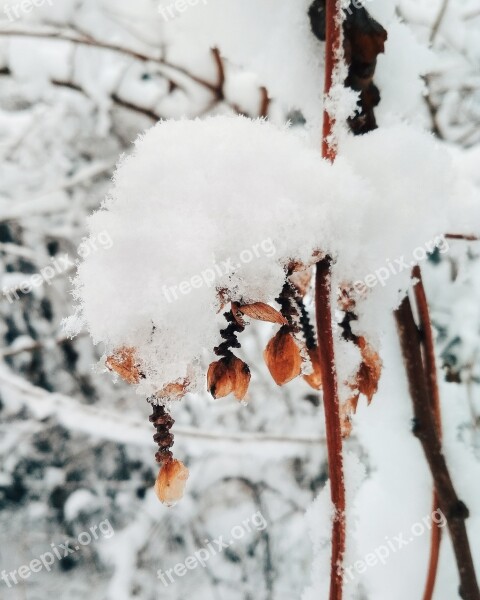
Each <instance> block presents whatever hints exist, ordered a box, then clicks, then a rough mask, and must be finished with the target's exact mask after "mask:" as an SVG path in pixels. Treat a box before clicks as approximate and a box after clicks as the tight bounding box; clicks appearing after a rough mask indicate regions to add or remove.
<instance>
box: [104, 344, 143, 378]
mask: <svg viewBox="0 0 480 600" xmlns="http://www.w3.org/2000/svg"><path fill="white" fill-rule="evenodd" d="M105 364H106V366H107V368H108V369H110V371H115V373H117V374H118V375H120V377H121V378H122V379H123V380H125V381H126V382H127V383H138V382H139V381H140V379H141V377H142V373H141V371H140V369H139V365H138V361H137V359H136V356H135V348H126V347H125V348H120V350H117V351H116V352H115V354H113V355H112V356H109V357H108V358H107V360H106V362H105Z"/></svg>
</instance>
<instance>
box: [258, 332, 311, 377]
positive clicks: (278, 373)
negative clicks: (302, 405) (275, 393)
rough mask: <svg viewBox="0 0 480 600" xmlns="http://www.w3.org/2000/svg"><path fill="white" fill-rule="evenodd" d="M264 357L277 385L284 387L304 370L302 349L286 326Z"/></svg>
mask: <svg viewBox="0 0 480 600" xmlns="http://www.w3.org/2000/svg"><path fill="white" fill-rule="evenodd" d="M263 357H264V359H265V362H266V364H267V367H268V370H269V371H270V374H271V376H272V377H273V379H274V381H275V383H276V384H277V385H284V384H285V383H288V382H289V381H291V380H292V379H295V377H298V375H300V372H301V370H302V357H301V354H300V349H299V347H298V346H297V344H296V342H295V339H294V337H293V335H292V334H291V333H290V331H289V328H288V327H286V326H284V327H282V328H281V329H280V330H279V331H278V332H277V333H276V334H275V336H274V337H273V338H272V339H271V340H270V341H269V342H268V344H267V347H266V348H265V351H264V353H263Z"/></svg>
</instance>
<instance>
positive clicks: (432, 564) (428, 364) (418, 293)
mask: <svg viewBox="0 0 480 600" xmlns="http://www.w3.org/2000/svg"><path fill="white" fill-rule="evenodd" d="M412 275H413V277H414V278H415V279H417V283H416V284H415V287H414V292H415V300H416V305H417V311H418V318H419V323H420V331H421V334H422V346H423V365H424V371H425V379H426V383H427V390H428V396H429V402H430V408H431V411H432V413H433V417H434V419H435V427H436V430H437V436H438V439H439V440H440V442H441V440H442V415H441V408H440V393H439V390H438V382H437V365H436V360H435V345H434V340H433V331H432V323H431V320H430V312H429V309H428V302H427V296H426V294H425V288H424V285H423V279H422V272H421V270H420V267H419V266H418V265H417V266H415V267H414V268H413V271H412ZM438 508H439V502H438V494H437V491H436V490H434V491H433V501H432V514H433V513H434V512H435V511H436V510H438ZM441 541H442V530H441V528H440V524H434V526H433V528H432V535H431V540H430V559H429V565H428V572H427V581H426V584H425V591H424V593H423V600H431V599H432V597H433V591H434V589H435V580H436V577H437V570H438V559H439V556H440V543H441Z"/></svg>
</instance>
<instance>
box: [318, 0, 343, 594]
mask: <svg viewBox="0 0 480 600" xmlns="http://www.w3.org/2000/svg"><path fill="white" fill-rule="evenodd" d="M325 9H326V15H325V17H326V37H325V42H326V43H325V84H324V94H325V99H324V101H325V100H326V98H327V97H328V95H329V94H330V90H331V87H332V85H333V79H334V72H335V68H336V66H337V64H336V63H337V60H338V57H339V56H340V52H341V43H342V18H341V17H342V15H341V9H340V5H339V4H337V1H336V0H326V6H325ZM333 125H334V117H333V115H330V114H329V113H328V112H327V111H326V110H325V108H324V111H323V132H322V134H323V136H322V156H323V158H326V159H327V160H330V161H333V160H334V159H335V156H336V146H335V143H334V140H333V139H332V136H333ZM331 268H332V260H331V258H330V257H328V256H327V257H325V258H323V259H322V260H320V261H319V262H318V263H317V268H316V280H315V314H316V322H317V337H318V355H319V362H320V371H321V374H322V385H323V404H324V412H325V429H326V437H327V455H328V475H329V479H330V496H331V500H332V504H333V506H334V509H335V513H334V516H333V523H332V554H331V564H330V600H342V596H343V587H342V584H343V558H344V554H345V544H346V523H345V520H346V499H345V480H344V472H343V453H342V427H341V420H340V400H339V396H338V388H337V374H336V367H335V350H334V341H333V329H332V307H331V293H332V290H331Z"/></svg>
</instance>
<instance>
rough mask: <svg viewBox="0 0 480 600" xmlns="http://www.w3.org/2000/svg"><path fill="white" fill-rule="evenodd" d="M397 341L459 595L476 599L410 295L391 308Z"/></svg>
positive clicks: (479, 598)
mask: <svg viewBox="0 0 480 600" xmlns="http://www.w3.org/2000/svg"><path fill="white" fill-rule="evenodd" d="M395 318H396V321H397V327H398V332H399V337H400V344H401V348H402V353H403V359H404V362H405V369H406V373H407V378H408V384H409V390H410V396H411V398H412V402H413V412H414V434H415V435H416V436H417V437H418V439H419V441H420V443H421V444H422V448H423V451H424V454H425V457H426V459H427V462H428V465H429V467H430V471H431V473H432V477H433V482H434V485H435V489H436V492H437V496H438V504H439V506H440V510H441V511H442V513H443V514H444V515H445V517H446V519H447V524H448V529H449V532H450V538H451V540H452V546H453V550H454V554H455V559H456V562H457V568H458V572H459V576H460V587H459V595H460V597H461V598H463V600H480V590H479V588H478V583H477V579H476V575H475V568H474V565H473V558H472V553H471V549H470V544H469V540H468V535H467V529H466V526H465V520H466V519H467V518H468V514H469V513H468V509H467V507H466V506H465V504H464V503H463V502H462V501H461V500H460V499H459V497H458V495H457V493H456V491H455V488H454V485H453V482H452V478H451V476H450V472H449V470H448V466H447V462H446V460H445V456H444V455H443V451H442V444H441V441H440V437H439V435H438V430H437V425H436V422H435V416H434V413H433V410H432V408H431V404H430V398H429V387H428V386H429V384H428V382H427V377H426V374H425V370H424V366H423V358H422V349H421V334H420V331H419V330H418V328H417V325H416V323H415V319H414V316H413V311H412V307H411V304H410V299H409V298H408V296H406V297H405V298H404V299H403V301H402V303H401V304H400V306H399V308H398V309H397V310H396V311H395Z"/></svg>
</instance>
